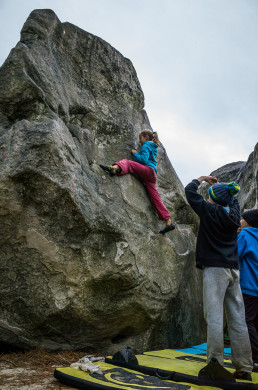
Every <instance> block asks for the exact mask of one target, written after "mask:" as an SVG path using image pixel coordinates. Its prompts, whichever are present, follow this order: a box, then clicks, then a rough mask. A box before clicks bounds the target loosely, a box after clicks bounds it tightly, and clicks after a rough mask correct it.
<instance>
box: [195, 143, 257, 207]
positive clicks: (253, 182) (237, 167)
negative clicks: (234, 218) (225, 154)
mask: <svg viewBox="0 0 258 390" xmlns="http://www.w3.org/2000/svg"><path fill="white" fill-rule="evenodd" d="M257 171H258V143H257V144H256V145H255V147H254V151H253V152H252V153H251V154H250V156H249V157H248V160H247V161H246V162H245V161H238V162H234V163H231V164H227V165H224V166H222V167H220V168H218V169H216V170H215V171H213V172H211V175H213V176H216V177H217V178H218V180H219V181H220V182H225V183H228V182H230V181H236V182H237V183H238V184H239V185H240V188H241V191H240V193H239V195H238V197H237V198H238V201H239V204H240V207H241V210H242V212H243V211H244V210H249V209H253V208H258V173H257ZM208 188H209V185H208V184H207V183H203V184H202V185H201V187H200V192H201V194H202V195H203V196H204V197H205V198H207V197H208Z"/></svg>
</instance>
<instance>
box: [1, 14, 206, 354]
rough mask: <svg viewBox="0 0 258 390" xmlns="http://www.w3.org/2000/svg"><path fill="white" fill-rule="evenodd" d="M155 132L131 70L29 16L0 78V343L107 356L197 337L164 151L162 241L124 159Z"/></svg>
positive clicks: (190, 247)
mask: <svg viewBox="0 0 258 390" xmlns="http://www.w3.org/2000/svg"><path fill="white" fill-rule="evenodd" d="M146 128H147V129H148V128H150V123H149V121H148V117H147V114H146V112H145V111H144V96H143V92H142V89H141V86H140V83H139V81H138V79H137V75H136V72H135V69H134V67H133V65H132V63H131V62H130V61H129V60H128V59H126V58H124V57H123V56H122V55H121V54H120V53H119V52H118V51H117V50H115V49H114V48H113V47H111V46H110V45H109V44H108V43H106V42H105V41H103V40H102V39H100V38H98V37H96V36H94V35H92V34H89V33H87V32H85V31H83V30H81V29H79V28H78V27H76V26H74V25H72V24H70V23H61V22H60V21H59V20H58V18H57V16H56V15H55V13H54V12H53V11H51V10H35V11H33V12H32V13H31V14H30V16H29V18H28V20H27V21H26V23H25V24H24V26H23V29H22V31H21V40H20V42H19V43H18V44H17V46H16V47H15V48H14V49H12V51H11V53H10V55H9V56H8V58H7V60H6V61H5V63H4V64H3V66H2V68H1V69H0V135H1V137H0V158H1V160H0V161H1V173H0V175H1V176H0V178H1V181H0V222H1V223H0V237H1V238H0V240H1V260H0V285H1V289H0V302H1V303H0V307H1V311H0V342H1V343H7V344H8V345H12V346H15V347H19V348H31V347H43V348H47V349H49V350H56V349H69V350H71V349H88V350H92V351H98V352H110V353H112V352H114V351H115V350H117V349H119V348H120V347H121V346H124V345H125V344H126V345H130V346H132V347H134V348H136V349H137V350H138V351H142V350H146V349H150V348H160V347H163V348H164V347H168V346H182V345H189V344H193V343H198V342H200V341H201V340H202V337H203V329H204V322H203V316H202V303H201V302H202V291H201V289H202V287H201V280H200V271H197V270H196V269H195V263H194V249H195V236H194V233H193V230H194V228H196V218H195V216H194V214H193V212H192V211H191V209H190V208H189V206H188V204H187V202H186V199H185V196H184V191H183V187H182V184H181V182H180V180H179V179H178V177H177V175H176V173H175V171H174V169H173V167H172V166H171V163H170V161H169V160H168V157H167V155H166V152H165V149H164V148H163V146H161V147H160V148H159V156H158V162H159V165H158V190H159V192H160V194H161V197H162V199H163V201H164V203H165V204H166V206H167V207H168V209H169V210H170V212H171V215H172V217H173V220H174V221H175V222H176V224H177V229H176V230H175V231H174V232H171V233H169V234H167V235H166V236H162V235H160V234H158V231H159V229H160V228H161V227H162V226H163V223H161V222H160V221H159V220H158V219H157V215H156V214H155V210H154V209H153V207H152V206H151V204H150V201H149V199H148V196H147V194H146V191H145V189H144V186H143V185H142V183H140V182H139V180H138V179H137V178H135V177H133V176H131V175H127V176H123V177H110V176H108V175H106V174H105V173H104V172H103V171H102V170H101V169H100V167H99V165H98V164H99V163H112V162H114V161H117V160H119V159H121V158H131V156H130V150H131V149H132V148H136V147H137V146H138V134H139V132H140V131H142V130H143V129H146Z"/></svg>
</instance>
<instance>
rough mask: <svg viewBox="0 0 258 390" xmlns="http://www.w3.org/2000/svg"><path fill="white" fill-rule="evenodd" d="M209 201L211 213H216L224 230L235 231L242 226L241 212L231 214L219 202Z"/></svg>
mask: <svg viewBox="0 0 258 390" xmlns="http://www.w3.org/2000/svg"><path fill="white" fill-rule="evenodd" d="M207 203H208V204H209V209H210V212H211V214H213V215H214V216H215V215H216V219H217V221H218V222H219V225H220V226H221V228H222V229H223V230H225V231H232V232H234V231H236V230H237V229H238V228H239V227H240V226H241V225H240V214H235V213H234V214H229V213H228V212H227V211H226V210H225V209H224V207H223V206H220V205H218V204H217V203H213V204H211V203H209V202H207ZM257 230H258V229H257Z"/></svg>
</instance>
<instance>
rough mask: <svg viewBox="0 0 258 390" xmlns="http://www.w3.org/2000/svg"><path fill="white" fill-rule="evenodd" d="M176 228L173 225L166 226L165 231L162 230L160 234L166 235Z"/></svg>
mask: <svg viewBox="0 0 258 390" xmlns="http://www.w3.org/2000/svg"><path fill="white" fill-rule="evenodd" d="M175 228H176V227H175V225H173V223H171V225H168V226H166V227H165V228H164V229H162V230H160V232H159V233H160V234H166V233H167V232H171V231H172V230H174V229H175Z"/></svg>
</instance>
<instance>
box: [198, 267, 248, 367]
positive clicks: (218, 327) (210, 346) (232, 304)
mask: <svg viewBox="0 0 258 390" xmlns="http://www.w3.org/2000/svg"><path fill="white" fill-rule="evenodd" d="M203 306H204V317H205V320H206V322H207V362H208V363H209V362H210V360H211V359H212V358H216V359H217V360H218V362H219V363H220V364H221V365H222V366H223V365H224V335H223V312H224V309H225V315H226V320H227V325H228V332H229V337H230V345H231V360H232V363H233V365H234V366H235V368H236V370H237V371H246V372H249V373H251V372H252V369H253V363H252V352H251V346H250V340H249V335H248V330H247V326H246V322H245V308H244V303H243V297H242V293H241V289H240V285H239V271H238V270H234V269H229V268H218V267H205V268H204V269H203Z"/></svg>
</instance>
